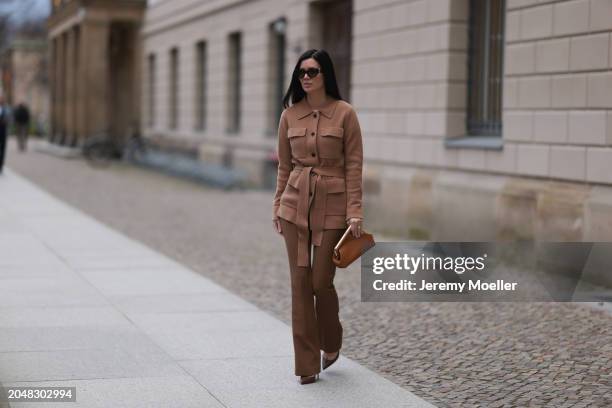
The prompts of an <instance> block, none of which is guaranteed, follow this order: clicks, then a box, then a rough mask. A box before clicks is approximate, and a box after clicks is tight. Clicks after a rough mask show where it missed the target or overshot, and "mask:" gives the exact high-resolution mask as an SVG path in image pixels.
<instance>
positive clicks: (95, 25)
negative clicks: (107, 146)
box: [80, 20, 109, 138]
mask: <svg viewBox="0 0 612 408" xmlns="http://www.w3.org/2000/svg"><path fill="white" fill-rule="evenodd" d="M108 42H109V22H108V21H101V20H85V21H84V22H83V23H82V25H81V43H82V44H83V46H82V47H81V55H80V57H81V63H82V65H81V69H82V70H83V73H82V75H81V78H82V80H83V83H84V84H86V89H83V95H84V97H85V98H84V99H83V101H82V103H83V107H82V109H83V110H84V120H85V124H84V137H86V138H87V137H90V136H93V135H96V134H99V133H106V132H107V131H108V127H109V123H108V120H109V118H108V104H109V100H108V98H109V89H108V87H109V55H108Z"/></svg>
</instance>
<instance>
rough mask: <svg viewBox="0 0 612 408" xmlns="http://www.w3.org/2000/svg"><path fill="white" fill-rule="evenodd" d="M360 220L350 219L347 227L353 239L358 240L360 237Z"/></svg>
mask: <svg viewBox="0 0 612 408" xmlns="http://www.w3.org/2000/svg"><path fill="white" fill-rule="evenodd" d="M361 224H362V220H361V218H350V219H349V226H350V227H351V233H352V234H353V236H354V237H355V238H359V237H360V236H361Z"/></svg>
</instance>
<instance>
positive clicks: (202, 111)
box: [195, 41, 207, 130]
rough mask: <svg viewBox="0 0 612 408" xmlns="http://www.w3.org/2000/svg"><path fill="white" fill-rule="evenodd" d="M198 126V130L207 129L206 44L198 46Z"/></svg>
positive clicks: (196, 80)
mask: <svg viewBox="0 0 612 408" xmlns="http://www.w3.org/2000/svg"><path fill="white" fill-rule="evenodd" d="M196 56H197V57H196V78H195V83H196V87H197V89H196V92H195V94H196V101H195V106H196V126H195V128H196V129H197V130H204V129H205V128H206V93H207V92H206V88H207V86H206V66H207V61H206V42H205V41H200V42H198V43H197V44H196Z"/></svg>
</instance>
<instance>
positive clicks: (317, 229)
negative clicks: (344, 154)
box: [293, 165, 344, 266]
mask: <svg viewBox="0 0 612 408" xmlns="http://www.w3.org/2000/svg"><path fill="white" fill-rule="evenodd" d="M296 170H298V171H300V175H299V176H298V182H297V184H298V190H299V201H298V205H297V216H296V226H297V232H298V255H297V258H298V259H297V265H298V266H309V265H310V257H309V256H308V249H309V248H308V246H309V243H308V233H309V231H308V229H309V221H310V229H312V243H313V244H314V245H316V246H320V245H321V240H322V238H323V230H324V227H325V203H326V201H327V200H326V199H327V183H326V181H325V179H322V178H321V176H331V177H341V178H344V167H314V166H302V165H296V166H295V167H294V169H293V171H296ZM311 174H314V177H315V180H314V190H315V193H314V208H313V210H312V211H311V212H310V214H309V211H308V209H309V208H310V205H311V204H312V201H313V197H311V196H310V183H311V182H310V177H311Z"/></svg>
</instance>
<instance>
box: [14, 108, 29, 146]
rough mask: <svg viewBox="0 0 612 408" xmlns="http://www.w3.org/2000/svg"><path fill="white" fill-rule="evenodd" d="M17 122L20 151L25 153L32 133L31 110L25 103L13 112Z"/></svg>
mask: <svg viewBox="0 0 612 408" xmlns="http://www.w3.org/2000/svg"><path fill="white" fill-rule="evenodd" d="M13 119H14V121H15V132H16V133H17V142H18V143H19V150H20V151H22V152H24V151H25V150H26V145H27V142H28V134H29V132H30V110H29V109H28V106H27V105H26V104H25V103H23V102H22V103H20V104H19V105H17V107H16V108H15V111H14V112H13Z"/></svg>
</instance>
